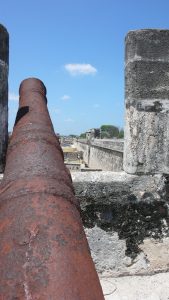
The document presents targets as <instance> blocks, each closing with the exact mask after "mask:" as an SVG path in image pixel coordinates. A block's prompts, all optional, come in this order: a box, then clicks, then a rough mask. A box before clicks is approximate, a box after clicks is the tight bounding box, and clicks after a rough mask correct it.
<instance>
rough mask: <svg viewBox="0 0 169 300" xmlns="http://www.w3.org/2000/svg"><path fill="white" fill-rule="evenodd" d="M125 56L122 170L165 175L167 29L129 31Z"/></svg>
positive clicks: (168, 165)
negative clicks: (124, 121)
mask: <svg viewBox="0 0 169 300" xmlns="http://www.w3.org/2000/svg"><path fill="white" fill-rule="evenodd" d="M125 56H126V57H125V63H126V65H125V104H126V124H125V145H124V165H123V167H124V170H125V171H126V172H127V173H131V174H155V173H166V174H169V30H156V29H145V30H136V31H130V32H129V33H128V34H127V36H126V53H125Z"/></svg>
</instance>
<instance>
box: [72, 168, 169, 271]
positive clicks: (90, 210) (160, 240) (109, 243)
mask: <svg viewBox="0 0 169 300" xmlns="http://www.w3.org/2000/svg"><path fill="white" fill-rule="evenodd" d="M72 179H73V184H74V188H75V193H76V196H77V197H78V198H79V201H80V205H81V211H82V212H81V215H82V219H83V224H84V227H85V230H86V234H87V237H88V241H89V246H90V249H91V253H92V257H93V260H94V262H95V264H96V268H97V270H98V272H99V273H104V274H106V275H108V276H121V275H127V274H130V275H134V274H153V273H156V272H160V271H167V270H168V269H169V265H168V261H169V217H168V197H167V191H168V177H166V176H163V175H160V174H158V175H143V176H137V175H130V174H126V173H125V172H119V173H116V172H89V173H78V172H77V173H72Z"/></svg>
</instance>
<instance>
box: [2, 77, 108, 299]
mask: <svg viewBox="0 0 169 300" xmlns="http://www.w3.org/2000/svg"><path fill="white" fill-rule="evenodd" d="M19 94H20V100H19V110H18V113H17V116H16V121H15V125H14V130H13V133H12V136H11V139H10V143H9V146H8V151H7V158H6V166H5V172H4V178H3V180H2V183H1V185H0V241H1V243H0V300H14V299H17V300H21V299H26V300H102V299H104V296H103V292H102V289H101V286H100V282H99V279H98V275H97V272H96V270H95V267H94V263H93V261H92V258H91V255H90V250H89V246H88V243H87V239H86V236H85V232H84V229H83V224H82V221H81V217H80V207H79V203H78V201H77V199H76V198H75V195H74V189H73V185H72V181H71V176H70V173H69V171H68V170H67V168H66V167H65V165H64V160H63V153H62V150H61V147H60V144H59V141H58V139H57V137H56V135H55V133H54V129H53V126H52V122H51V119H50V116H49V112H48V109H47V99H46V88H45V86H44V84H43V83H42V82H41V81H40V80H39V79H36V78H28V79H25V80H24V81H23V82H22V83H21V85H20V89H19Z"/></svg>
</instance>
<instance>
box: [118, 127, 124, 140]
mask: <svg viewBox="0 0 169 300" xmlns="http://www.w3.org/2000/svg"><path fill="white" fill-rule="evenodd" d="M118 137H119V139H123V138H124V129H123V128H121V129H120V130H119V136H118Z"/></svg>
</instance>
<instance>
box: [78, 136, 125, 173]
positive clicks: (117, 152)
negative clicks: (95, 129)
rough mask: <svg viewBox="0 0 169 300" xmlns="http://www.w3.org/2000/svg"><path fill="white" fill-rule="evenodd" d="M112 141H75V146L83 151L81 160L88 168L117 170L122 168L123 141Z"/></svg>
mask: <svg viewBox="0 0 169 300" xmlns="http://www.w3.org/2000/svg"><path fill="white" fill-rule="evenodd" d="M113 144H114V147H113V145H112V143H107V141H106V142H105V143H103V142H95V141H92V143H87V142H86V141H80V140H79V141H77V142H76V143H75V146H76V147H77V149H78V150H81V151H83V160H84V161H85V163H86V164H87V165H88V167H89V168H93V169H102V170H103V171H114V172H119V171H121V170H122V168H123V150H121V148H122V147H123V142H122V143H118V142H114V143H113Z"/></svg>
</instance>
